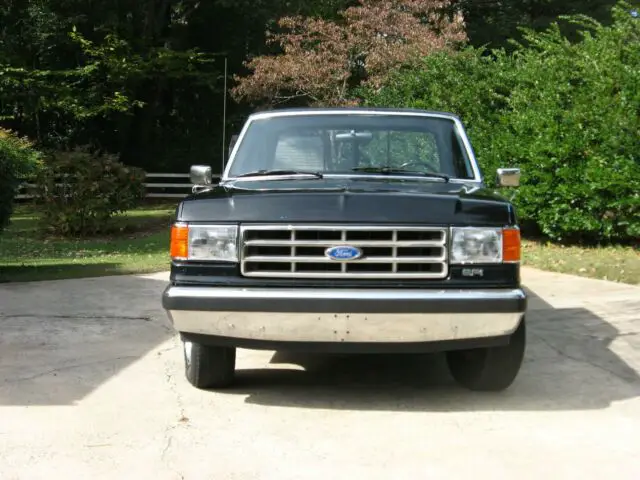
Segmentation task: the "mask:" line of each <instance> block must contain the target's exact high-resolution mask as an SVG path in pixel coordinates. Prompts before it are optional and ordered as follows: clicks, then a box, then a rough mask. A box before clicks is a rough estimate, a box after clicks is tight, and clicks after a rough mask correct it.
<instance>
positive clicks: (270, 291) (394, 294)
mask: <svg viewBox="0 0 640 480" xmlns="http://www.w3.org/2000/svg"><path fill="white" fill-rule="evenodd" d="M165 295H166V296H167V297H168V298H200V299H216V298H220V299H245V298H248V297H250V298H252V299H259V300H261V299H265V300H266V299H273V298H278V299H281V300H304V299H322V300H351V299H356V300H382V301H384V300H394V301H400V302H402V301H407V300H423V301H425V302H428V301H434V300H436V301H450V300H455V301H461V302H464V301H469V300H482V301H485V300H505V301H508V300H523V299H525V298H526V294H525V292H524V291H523V290H522V289H520V288H511V289H479V290H470V289H465V290H450V289H433V290H431V289H429V290H425V289H377V288H349V289H347V288H242V287H220V288H212V287H194V286H189V287H180V286H172V287H171V288H169V289H168V290H167V292H166V293H165Z"/></svg>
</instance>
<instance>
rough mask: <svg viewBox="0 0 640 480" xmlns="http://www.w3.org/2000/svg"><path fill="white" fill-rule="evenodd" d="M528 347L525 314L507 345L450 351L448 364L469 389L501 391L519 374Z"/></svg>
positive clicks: (460, 381) (451, 370)
mask: <svg viewBox="0 0 640 480" xmlns="http://www.w3.org/2000/svg"><path fill="white" fill-rule="evenodd" d="M525 347H526V325H525V319H524V317H523V318H522V321H521V322H520V325H519V326H518V328H517V329H516V331H515V332H514V333H513V334H512V335H511V339H510V341H509V344H508V345H505V346H501V347H490V348H477V349H473V350H458V351H451V352H447V364H448V365H449V371H450V372H451V375H452V376H453V378H454V379H455V380H456V381H457V382H458V383H459V384H460V385H462V386H463V387H465V388H468V389H469V390H475V391H485V392H497V391H502V390H506V389H507V388H509V387H510V386H511V384H512V383H513V382H514V380H515V379H516V377H517V376H518V373H519V372H520V367H521V366H522V360H523V358H524V352H525Z"/></svg>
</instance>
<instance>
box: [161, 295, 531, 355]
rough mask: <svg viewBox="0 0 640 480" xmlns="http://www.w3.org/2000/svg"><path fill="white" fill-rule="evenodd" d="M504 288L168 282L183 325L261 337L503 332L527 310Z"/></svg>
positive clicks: (435, 337) (403, 338)
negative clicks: (241, 285) (294, 286)
mask: <svg viewBox="0 0 640 480" xmlns="http://www.w3.org/2000/svg"><path fill="white" fill-rule="evenodd" d="M526 303H527V299H526V294H525V292H524V291H523V290H522V289H507V290H418V289H414V290H399V289H398V290H395V289H386V290H376V289H337V288H334V289H320V288H317V289H306V288H300V289H278V288H229V287H191V286H169V287H167V289H166V290H165V292H164V294H163V297H162V304H163V307H164V308H165V310H166V311H167V313H168V315H169V318H170V319H171V322H172V323H173V326H174V328H175V329H176V330H177V331H179V332H182V333H192V334H201V335H211V336H216V337H223V338H227V339H239V340H255V341H267V342H314V343H316V342H339V343H385V344H389V343H415V342H446V341H457V340H470V339H482V338H491V337H504V336H507V335H510V334H512V333H513V332H514V331H515V330H516V328H517V327H518V325H519V324H520V321H521V319H522V317H523V315H524V313H525V310H526Z"/></svg>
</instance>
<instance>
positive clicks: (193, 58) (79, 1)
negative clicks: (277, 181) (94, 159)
mask: <svg viewBox="0 0 640 480" xmlns="http://www.w3.org/2000/svg"><path fill="white" fill-rule="evenodd" d="M390 1H391V0H377V2H375V3H376V4H379V5H383V4H387V3H389V2H390ZM613 1H614V0H527V1H522V0H501V1H499V2H498V1H494V0H482V1H477V0H450V7H451V10H452V11H455V10H460V9H461V10H462V11H463V14H464V19H465V26H466V29H467V31H468V33H469V36H470V39H471V41H472V42H473V43H474V44H475V45H481V44H484V43H489V44H491V45H492V46H501V45H504V43H505V40H506V39H507V38H509V37H512V36H514V35H516V34H518V32H517V31H516V30H515V28H516V27H517V26H518V25H526V26H531V27H534V28H539V27H541V26H545V25H547V24H548V23H549V21H550V20H551V19H553V18H554V17H555V16H556V15H557V14H560V13H570V12H579V13H586V14H589V15H592V16H593V15H595V16H596V18H598V19H603V20H607V18H605V17H607V16H608V14H609V12H608V8H603V7H607V5H608V4H610V3H611V2H613ZM371 3H373V2H371ZM431 3H433V4H434V5H437V4H439V3H441V4H444V3H449V2H440V1H433V2H431ZM358 5H359V3H358V0H209V1H207V2H203V1H200V0H118V1H117V2H104V1H103V2H87V1H86V0H38V1H37V2H36V1H31V0H10V1H2V2H0V124H1V125H2V126H4V127H6V128H9V129H11V130H14V131H17V132H19V133H20V135H25V136H27V137H29V138H33V139H35V140H36V141H37V142H38V144H39V147H42V146H46V147H47V148H57V149H59V148H65V149H68V148H73V147H75V146H78V145H91V146H92V147H94V148H97V149H100V150H102V151H107V152H110V153H114V154H119V157H120V159H121V161H123V162H124V163H126V164H127V165H135V166H140V167H143V168H145V169H147V170H151V169H153V170H154V171H173V172H175V171H184V172H186V171H188V167H189V165H190V164H192V163H195V162H203V161H204V162H206V163H210V164H212V165H213V166H214V168H219V167H220V164H221V162H222V158H221V157H222V152H223V151H226V148H225V147H226V145H223V144H226V143H228V138H226V139H223V138H222V126H223V122H224V123H226V126H227V129H226V131H227V132H228V133H229V134H232V133H237V131H238V129H239V128H240V126H241V124H242V123H243V122H244V120H245V118H246V115H247V114H248V113H250V112H251V111H252V110H253V105H251V104H250V103H249V102H247V101H245V100H241V101H233V99H229V100H228V102H227V109H226V111H227V116H226V119H223V109H224V103H223V95H222V93H223V88H224V76H223V75H222V72H223V69H224V65H225V64H224V60H225V58H226V59H227V60H228V72H229V74H228V77H229V79H231V78H233V77H236V76H237V77H239V78H245V77H246V76H247V75H249V74H250V73H251V72H250V71H249V70H248V69H247V66H246V65H245V60H247V59H254V58H260V57H262V56H264V55H265V54H277V53H278V52H279V51H280V48H279V45H278V44H277V42H276V43H273V42H271V43H268V42H267V41H266V40H267V39H266V37H265V33H266V31H269V32H272V33H273V34H274V35H278V34H279V33H283V29H282V28H281V27H279V26H278V23H277V20H278V19H280V18H283V17H286V18H298V17H300V18H310V19H321V20H326V21H329V22H337V24H339V25H342V24H343V23H344V12H345V10H346V9H348V8H349V7H354V6H358ZM394 21H395V20H389V24H391V23H393V22H394ZM366 22H367V24H362V22H359V24H360V26H361V27H362V28H364V29H369V30H370V29H371V25H376V24H379V23H380V20H379V19H378V18H373V19H371V21H369V19H366ZM356 23H358V22H356ZM384 27H385V29H387V28H389V25H384ZM74 28H75V33H74ZM420 28H421V29H422V28H423V27H422V26H421V27H420ZM423 31H424V30H423ZM362 33H363V35H364V34H365V32H362ZM272 38H275V37H272ZM372 38H375V37H372ZM366 39H367V38H366V36H365V40H366ZM418 41H421V40H420V39H418ZM337 47H338V48H341V49H343V48H344V45H337ZM378 47H379V45H376V49H378ZM401 50H402V49H400V50H399V51H401ZM378 51H382V52H383V53H384V54H385V55H386V54H387V53H392V52H386V50H384V49H382V50H379V49H378ZM312 67H313V66H311V67H310V68H312ZM305 68H307V66H305ZM343 71H344V70H341V72H343ZM361 73H363V72H362V71H361V70H358V69H356V71H355V73H354V78H353V80H354V83H356V84H357V83H358V82H359V81H360V80H361V77H360V74H361ZM230 86H233V83H232V82H230ZM243 98H248V97H243ZM306 101H307V99H305V98H299V99H298V103H302V104H305V103H306Z"/></svg>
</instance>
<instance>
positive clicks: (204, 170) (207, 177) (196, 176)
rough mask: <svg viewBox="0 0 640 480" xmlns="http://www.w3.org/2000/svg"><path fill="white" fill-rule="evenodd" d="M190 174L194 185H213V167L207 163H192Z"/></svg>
mask: <svg viewBox="0 0 640 480" xmlns="http://www.w3.org/2000/svg"><path fill="white" fill-rule="evenodd" d="M189 176H190V178H191V183H193V184H194V185H211V183H212V174H211V167H209V166H207V165H192V166H191V172H189Z"/></svg>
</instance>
